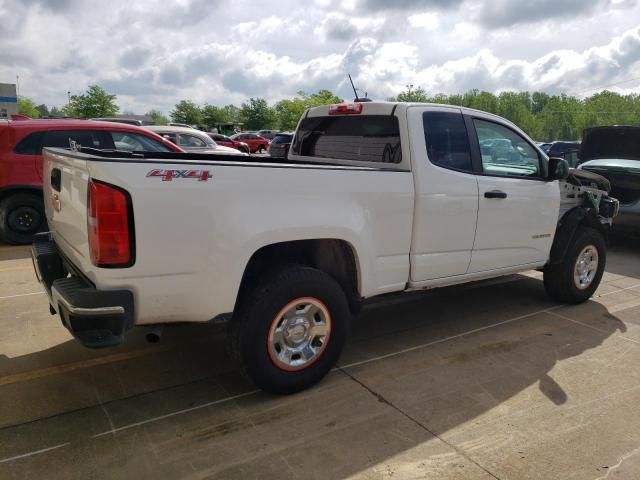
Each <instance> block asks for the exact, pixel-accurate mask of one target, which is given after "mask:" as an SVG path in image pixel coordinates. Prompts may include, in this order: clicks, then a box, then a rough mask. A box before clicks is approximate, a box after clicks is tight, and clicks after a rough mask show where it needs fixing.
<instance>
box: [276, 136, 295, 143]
mask: <svg viewBox="0 0 640 480" xmlns="http://www.w3.org/2000/svg"><path fill="white" fill-rule="evenodd" d="M292 138H293V135H276V136H275V137H274V139H273V140H272V141H271V143H291V139H292Z"/></svg>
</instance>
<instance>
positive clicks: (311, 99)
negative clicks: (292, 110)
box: [298, 89, 344, 107]
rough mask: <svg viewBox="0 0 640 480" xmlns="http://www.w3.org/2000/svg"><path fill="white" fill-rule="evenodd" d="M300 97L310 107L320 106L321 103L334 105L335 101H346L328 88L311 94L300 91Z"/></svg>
mask: <svg viewBox="0 0 640 480" xmlns="http://www.w3.org/2000/svg"><path fill="white" fill-rule="evenodd" d="M298 97H300V98H302V100H303V101H304V102H305V103H306V104H307V105H308V106H309V107H319V106H320V105H333V104H334V103H342V102H344V100H343V99H341V98H340V97H338V96H336V95H335V94H334V93H333V92H332V91H331V90H326V89H324V90H320V91H318V93H312V94H311V95H307V94H306V93H304V92H302V91H300V92H298Z"/></svg>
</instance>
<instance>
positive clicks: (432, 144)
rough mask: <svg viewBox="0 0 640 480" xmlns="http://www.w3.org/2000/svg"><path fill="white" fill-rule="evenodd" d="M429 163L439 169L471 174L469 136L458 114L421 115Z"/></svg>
mask: <svg viewBox="0 0 640 480" xmlns="http://www.w3.org/2000/svg"><path fill="white" fill-rule="evenodd" d="M422 125H423V128H424V140H425V143H426V145H427V156H428V157H429V161H430V162H431V163H433V164H434V165H437V166H439V167H443V168H448V169H450V170H459V171H463V172H472V170H473V168H472V166H471V149H470V148H469V135H468V134H467V127H466V126H465V124H464V118H463V117H462V113H460V112H425V113H423V114H422Z"/></svg>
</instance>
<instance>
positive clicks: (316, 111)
mask: <svg viewBox="0 0 640 480" xmlns="http://www.w3.org/2000/svg"><path fill="white" fill-rule="evenodd" d="M344 103H346V104H352V103H356V102H344ZM360 104H361V105H362V114H366V115H391V113H393V112H398V111H403V110H406V109H407V108H409V107H437V108H450V109H451V110H458V111H461V112H463V113H481V114H482V115H483V116H491V117H495V118H496V120H499V121H501V122H505V121H506V122H508V123H510V124H511V125H513V126H514V127H516V128H518V127H517V125H515V124H514V123H513V122H510V121H509V120H507V119H505V118H504V117H500V116H498V115H495V114H493V113H489V112H484V111H482V110H476V109H473V108H468V107H462V106H460V105H449V104H446V103H421V102H362V103H360ZM331 106H332V105H321V106H319V107H312V108H310V109H309V110H308V111H307V112H308V113H307V114H306V116H309V117H323V116H325V115H328V114H329V108H330V107H331Z"/></svg>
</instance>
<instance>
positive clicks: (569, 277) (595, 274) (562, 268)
mask: <svg viewBox="0 0 640 480" xmlns="http://www.w3.org/2000/svg"><path fill="white" fill-rule="evenodd" d="M606 260H607V249H606V244H605V240H604V237H603V236H602V234H601V233H600V232H598V231H597V230H595V229H593V228H590V227H584V226H580V227H578V230H577V231H576V233H575V235H574V237H573V242H572V244H571V245H570V246H569V248H568V249H567V253H566V255H565V257H564V258H563V259H562V262H561V263H559V264H555V265H547V266H546V267H545V269H544V287H545V289H546V291H547V294H548V295H549V297H551V298H552V299H553V300H556V301H558V302H562V303H573V304H575V303H583V302H586V301H587V300H589V298H591V296H592V295H593V294H594V292H595V291H596V289H597V288H598V286H599V285H600V281H601V280H602V275H603V274H604V268H605V264H606Z"/></svg>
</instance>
